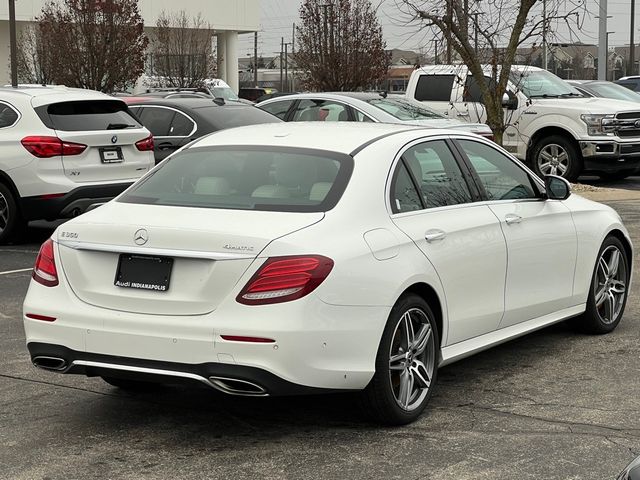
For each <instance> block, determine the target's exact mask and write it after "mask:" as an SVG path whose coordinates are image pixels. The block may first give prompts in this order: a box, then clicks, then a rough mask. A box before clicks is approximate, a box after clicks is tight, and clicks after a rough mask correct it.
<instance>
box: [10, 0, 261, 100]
mask: <svg viewBox="0 0 640 480" xmlns="http://www.w3.org/2000/svg"><path fill="white" fill-rule="evenodd" d="M96 1H104V0H96ZM46 3H48V2H47V0H19V1H16V2H15V8H16V22H17V30H18V35H19V32H20V30H21V29H22V28H24V26H25V25H27V24H28V23H31V22H33V19H34V18H35V17H36V16H38V14H39V13H40V11H41V10H42V7H43V6H44V5H45V4H46ZM139 7H140V13H141V14H142V18H143V19H144V24H145V28H147V29H150V30H152V29H153V28H154V27H155V25H156V20H157V19H158V16H159V15H160V14H161V13H162V12H163V11H165V12H167V13H169V12H175V11H180V10H185V11H186V12H187V14H188V15H197V14H198V13H201V14H202V16H203V19H204V20H205V21H206V22H207V23H209V24H210V25H211V27H212V28H213V29H214V31H215V36H216V38H215V41H216V45H217V49H216V50H217V55H218V77H220V78H222V79H223V80H225V81H226V82H227V83H228V84H229V85H230V86H231V88H233V89H234V90H236V91H237V90H238V35H243V34H247V33H251V34H253V32H256V31H257V30H258V29H259V24H260V5H259V0H233V1H227V0H182V1H180V2H176V1H174V0H139ZM0 82H2V85H4V84H7V83H10V82H11V73H10V49H9V6H8V2H7V1H6V0H5V1H0Z"/></svg>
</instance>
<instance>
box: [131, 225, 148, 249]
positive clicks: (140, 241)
mask: <svg viewBox="0 0 640 480" xmlns="http://www.w3.org/2000/svg"><path fill="white" fill-rule="evenodd" d="M133 241H134V243H135V244H136V245H144V244H145V243H147V241H149V232H147V231H146V230H145V229H144V228H141V229H139V230H137V231H136V233H134V234H133Z"/></svg>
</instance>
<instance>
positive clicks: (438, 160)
mask: <svg viewBox="0 0 640 480" xmlns="http://www.w3.org/2000/svg"><path fill="white" fill-rule="evenodd" d="M402 158H403V159H404V161H405V162H406V163H407V165H408V166H409V168H410V169H411V172H412V173H413V176H414V178H415V179H416V181H417V182H418V184H419V187H420V190H421V193H422V198H423V199H424V201H425V205H426V207H427V208H435V207H445V206H447V205H458V204H461V203H468V202H471V201H472V197H471V192H470V191H469V186H468V185H467V182H466V180H465V178H464V176H463V174H462V171H461V170H460V166H459V165H458V162H457V161H456V159H455V157H454V156H453V153H451V150H450V149H449V147H448V146H447V144H446V142H445V141H444V140H434V141H430V142H425V143H421V144H419V145H415V146H413V147H411V148H409V149H408V150H407V151H406V152H404V154H403V155H402Z"/></svg>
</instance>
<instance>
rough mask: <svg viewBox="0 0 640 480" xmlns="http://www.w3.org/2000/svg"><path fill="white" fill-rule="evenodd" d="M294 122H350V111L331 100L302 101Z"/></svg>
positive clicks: (296, 111) (294, 116)
mask: <svg viewBox="0 0 640 480" xmlns="http://www.w3.org/2000/svg"><path fill="white" fill-rule="evenodd" d="M291 120H292V121H293V122H348V121H349V120H350V119H349V111H348V110H347V106H346V105H343V104H342V103H338V102H332V101H330V100H300V102H299V103H298V106H297V108H296V110H295V112H294V113H293V118H292V119H291Z"/></svg>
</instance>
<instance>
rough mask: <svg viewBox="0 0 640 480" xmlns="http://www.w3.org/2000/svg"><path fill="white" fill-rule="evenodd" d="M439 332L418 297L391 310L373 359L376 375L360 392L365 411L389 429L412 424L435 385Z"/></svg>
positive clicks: (403, 299)
mask: <svg viewBox="0 0 640 480" xmlns="http://www.w3.org/2000/svg"><path fill="white" fill-rule="evenodd" d="M439 348H440V345H439V340H438V330H437V326H436V322H435V318H434V315H433V312H432V311H431V309H430V308H429V305H428V304H427V303H426V302H425V301H424V300H423V299H422V298H420V297H418V296H417V295H406V296H403V297H402V298H400V300H399V301H398V302H397V303H396V305H395V306H394V307H393V309H392V310H391V313H390V315H389V319H388V320H387V324H386V326H385V329H384V332H383V334H382V340H381V341H380V346H379V347H378V353H377V356H376V372H375V374H374V376H373V378H372V380H371V382H370V383H369V385H368V386H367V388H366V389H365V390H364V392H363V393H362V400H363V404H364V407H365V410H366V411H367V413H369V414H370V415H371V416H372V417H373V418H374V419H375V420H377V421H378V422H380V423H384V424H387V425H404V424H407V423H410V422H413V421H414V420H416V419H417V418H418V417H419V416H420V414H421V413H422V411H423V410H424V408H425V407H426V405H427V402H428V401H429V398H430V397H431V393H432V391H433V388H434V386H435V383H436V376H437V361H438V351H439V350H438V349H439Z"/></svg>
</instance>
